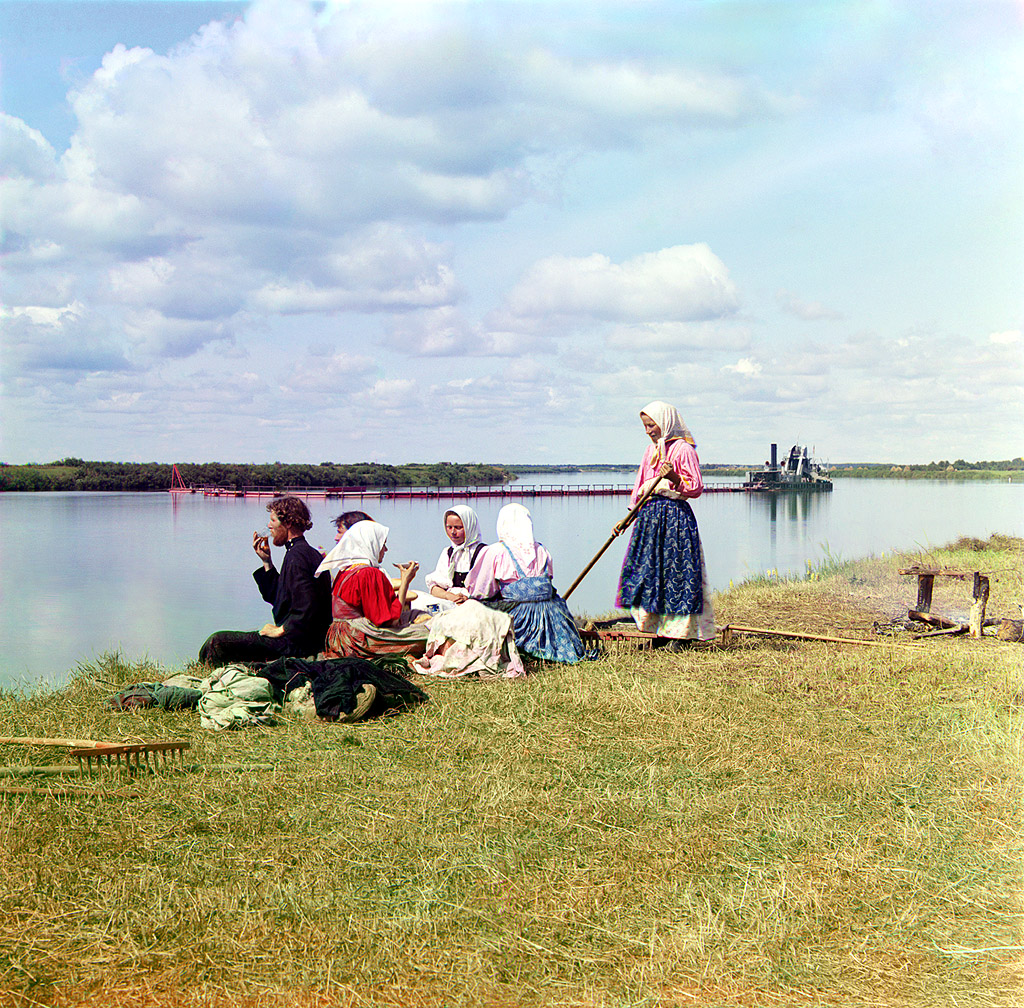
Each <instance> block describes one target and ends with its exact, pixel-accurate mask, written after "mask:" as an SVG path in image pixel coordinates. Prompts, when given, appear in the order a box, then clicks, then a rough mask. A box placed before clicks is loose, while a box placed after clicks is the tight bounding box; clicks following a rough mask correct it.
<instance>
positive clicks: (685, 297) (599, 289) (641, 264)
mask: <svg viewBox="0 0 1024 1008" xmlns="http://www.w3.org/2000/svg"><path fill="white" fill-rule="evenodd" d="M507 302H508V307H509V310H510V311H511V313H512V314H513V315H520V316H534V317H537V316H547V315H569V316H579V317H585V318H593V319H603V320H609V321H618V322H635V323H644V322H665V321H693V320H698V319H710V318H720V317H722V316H725V315H730V314H732V313H733V312H735V311H736V308H737V305H738V298H737V293H736V288H735V286H734V284H733V282H732V281H731V280H730V278H729V273H728V270H727V269H726V267H725V264H724V263H723V262H722V261H721V260H720V259H719V258H718V257H717V256H716V255H715V254H714V253H713V252H712V251H711V249H709V248H708V247H707V245H704V244H698V245H676V246H673V247H672V248H666V249H661V250H660V251H658V252H648V253H645V254H643V255H639V256H636V257H635V258H633V259H628V260H626V261H625V262H623V263H621V264H620V263H613V262H612V261H611V260H610V259H609V258H608V257H607V256H605V255H601V254H600V253H594V254H593V255H590V256H586V257H583V258H569V257H567V256H551V257H550V258H547V259H542V260H540V261H539V262H537V263H535V264H534V265H533V266H532V267H531V268H530V269H529V270H527V272H526V274H525V275H524V276H523V278H522V279H521V280H520V281H519V283H518V284H517V285H516V286H515V288H513V290H512V291H511V292H510V293H509V295H508V298H507Z"/></svg>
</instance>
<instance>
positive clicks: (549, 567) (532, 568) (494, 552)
mask: <svg viewBox="0 0 1024 1008" xmlns="http://www.w3.org/2000/svg"><path fill="white" fill-rule="evenodd" d="M516 559H517V560H518V559H519V558H518V557H517V558H516ZM519 566H520V567H522V568H523V573H524V574H525V575H526V576H527V577H539V576H540V575H541V574H547V575H548V577H554V566H553V564H552V563H551V554H550V553H549V552H548V551H547V550H546V549H545V548H544V547H543V546H541V544H540V543H537V551H536V554H535V555H534V558H533V559H532V560H529V561H527V562H526V563H523V561H522V560H519ZM518 580H519V572H518V571H517V570H516V565H515V564H514V563H512V558H511V557H510V556H509V555H508V550H507V549H505V547H504V546H503V545H502V544H501V543H500V542H496V543H491V545H490V546H485V547H484V548H483V549H482V550H481V551H480V555H479V556H478V557H477V558H476V563H475V564H473V569H472V570H471V571H470V572H469V574H467V575H466V590H467V591H468V592H469V595H470V598H478V599H489V598H494V597H495V596H496V595H500V594H501V586H502V584H507V583H508V582H509V581H518Z"/></svg>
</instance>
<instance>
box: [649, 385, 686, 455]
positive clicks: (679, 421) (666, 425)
mask: <svg viewBox="0 0 1024 1008" xmlns="http://www.w3.org/2000/svg"><path fill="white" fill-rule="evenodd" d="M645 414H646V415H647V416H649V417H650V418H651V419H652V420H653V421H654V422H655V423H656V424H657V425H658V426H659V427H660V428H661V437H660V438H658V441H657V445H658V451H657V454H656V456H655V458H658V459H663V458H665V450H666V449H665V446H666V445H667V444H668V442H669V441H674V440H675V439H676V438H682V439H683V440H684V441H688V442H689V443H690V444H692V445H693V447H694V448H696V447H697V442H696V441H694V440H693V435H692V434H691V433H690V428H689V427H687V426H686V424H684V423H683V418H682V417H681V416H680V415H679V410H677V409H676V408H675V406H670V405H669V404H668V403H667V402H662V401H661V400H660V399H655V400H654V402H650V403H648V404H647V405H646V406H645V407H644V408H643V409H642V410H640V415H641V416H643V415H645Z"/></svg>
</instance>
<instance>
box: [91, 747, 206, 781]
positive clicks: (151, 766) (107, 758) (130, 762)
mask: <svg viewBox="0 0 1024 1008" xmlns="http://www.w3.org/2000/svg"><path fill="white" fill-rule="evenodd" d="M191 747H192V743H191V742H142V743H139V744H138V745H128V744H124V745H122V744H120V743H103V744H101V745H96V746H90V747H89V748H87V749H72V750H71V755H72V756H74V758H75V759H76V760H78V769H79V771H80V772H81V773H83V774H86V773H88V774H92V773H93V772H94V771H99V770H105V769H106V770H109V769H114V770H124V771H126V772H127V773H129V774H135V773H138V772H139V771H141V770H148V771H151V772H156V771H158V770H184V769H185V757H184V752H185V750H186V749H190V748H191Z"/></svg>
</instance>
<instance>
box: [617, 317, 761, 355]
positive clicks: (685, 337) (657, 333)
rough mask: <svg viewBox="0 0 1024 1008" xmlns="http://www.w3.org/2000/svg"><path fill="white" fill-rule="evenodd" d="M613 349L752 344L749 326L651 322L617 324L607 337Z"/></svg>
mask: <svg viewBox="0 0 1024 1008" xmlns="http://www.w3.org/2000/svg"><path fill="white" fill-rule="evenodd" d="M607 344H608V346H609V347H611V348H615V349H620V350H630V351H650V352H656V351H666V352H671V351H678V350H705V351H706V350H743V349H746V347H748V346H749V345H750V332H749V330H748V329H746V328H738V327H735V326H730V327H726V326H722V325H716V324H713V323H692V322H651V323H649V324H647V325H619V326H615V327H614V328H613V329H612V330H611V331H610V332H609V333H608V337H607Z"/></svg>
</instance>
